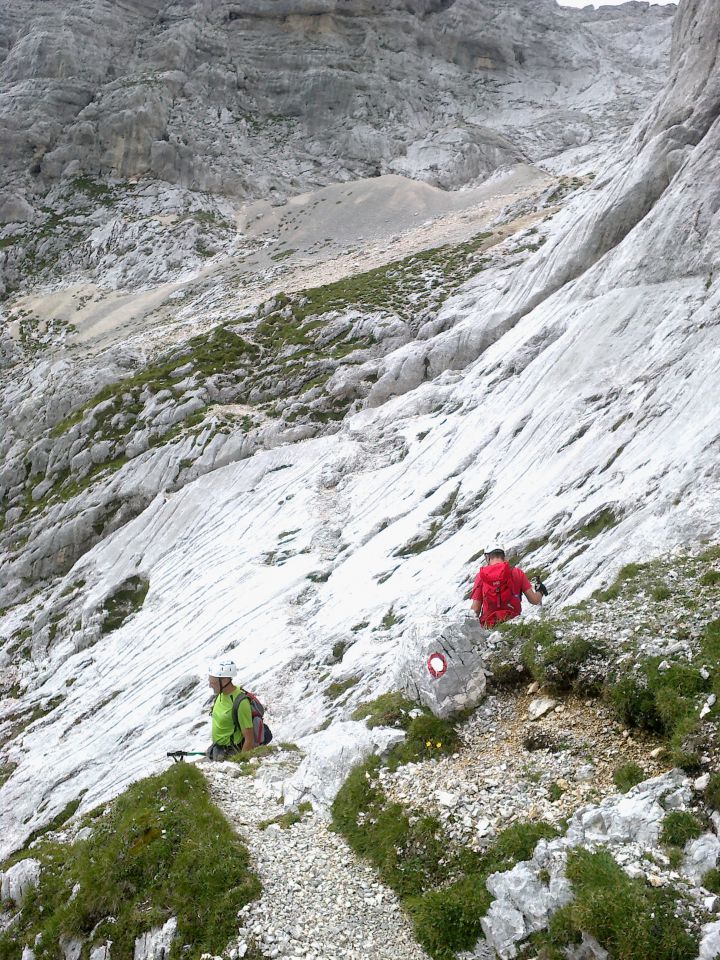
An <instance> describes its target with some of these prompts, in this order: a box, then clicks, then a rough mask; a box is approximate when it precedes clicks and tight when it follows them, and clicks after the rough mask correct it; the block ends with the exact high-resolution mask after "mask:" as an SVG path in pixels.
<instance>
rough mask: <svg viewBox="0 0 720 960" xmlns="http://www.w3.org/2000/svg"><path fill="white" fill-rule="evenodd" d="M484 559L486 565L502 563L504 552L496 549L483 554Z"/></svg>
mask: <svg viewBox="0 0 720 960" xmlns="http://www.w3.org/2000/svg"><path fill="white" fill-rule="evenodd" d="M485 559H486V560H487V562H488V563H504V561H505V551H504V550H498V549H495V550H491V551H490V552H489V553H486V554H485Z"/></svg>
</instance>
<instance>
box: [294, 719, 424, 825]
mask: <svg viewBox="0 0 720 960" xmlns="http://www.w3.org/2000/svg"><path fill="white" fill-rule="evenodd" d="M404 738H405V734H404V732H403V731H402V730H391V729H390V728H388V727H374V728H373V729H372V730H369V729H368V728H367V727H366V725H365V724H364V723H359V722H356V721H352V720H347V721H343V722H341V723H334V724H332V725H331V726H330V727H328V729H327V730H323V731H321V732H320V733H315V734H312V735H311V736H309V737H303V738H302V739H301V740H300V741H299V743H298V746H299V747H301V748H302V749H303V750H304V751H305V753H306V756H305V757H304V758H303V761H302V763H301V764H300V766H299V767H298V769H297V771H296V773H294V774H293V775H292V777H290V778H289V779H288V780H285V781H284V783H283V798H284V801H285V804H286V805H287V806H294V805H296V804H298V803H300V802H303V801H310V802H311V803H312V805H313V808H314V809H315V810H317V811H318V812H319V813H320V814H321V815H325V816H327V815H328V813H329V810H330V806H331V804H332V802H333V800H334V799H335V795H336V794H337V792H338V790H339V789H340V787H341V786H342V785H343V783H344V782H345V780H347V777H348V774H349V773H350V771H351V770H352V768H353V767H354V766H355V765H356V764H358V763H361V762H362V761H363V760H364V759H365V758H366V757H368V756H369V755H370V754H371V753H380V754H382V753H384V752H385V751H386V750H389V749H390V748H391V747H393V746H394V745H395V744H396V743H400V742H401V741H402V740H403V739H404Z"/></svg>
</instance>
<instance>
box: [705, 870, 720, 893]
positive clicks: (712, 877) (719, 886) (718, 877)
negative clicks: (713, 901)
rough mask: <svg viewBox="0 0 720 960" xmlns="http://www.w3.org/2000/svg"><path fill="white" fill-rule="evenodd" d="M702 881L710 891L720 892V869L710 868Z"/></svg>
mask: <svg viewBox="0 0 720 960" xmlns="http://www.w3.org/2000/svg"><path fill="white" fill-rule="evenodd" d="M701 883H702V885H703V887H705V889H706V890H709V891H710V893H720V870H718V869H714V870H708V872H707V873H706V874H704V876H703V878H702V880H701Z"/></svg>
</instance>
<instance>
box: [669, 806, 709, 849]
mask: <svg viewBox="0 0 720 960" xmlns="http://www.w3.org/2000/svg"><path fill="white" fill-rule="evenodd" d="M702 832H703V828H702V824H701V823H700V821H699V820H698V818H697V817H696V816H695V815H694V814H692V813H689V812H688V811H687V810H672V811H671V812H670V813H668V814H667V816H666V817H665V819H664V820H663V822H662V830H661V831H660V842H661V843H664V844H667V845H668V846H671V847H681V848H682V847H684V846H685V844H686V843H687V842H688V841H689V840H695V839H697V837H699V836H700V834H701V833H702Z"/></svg>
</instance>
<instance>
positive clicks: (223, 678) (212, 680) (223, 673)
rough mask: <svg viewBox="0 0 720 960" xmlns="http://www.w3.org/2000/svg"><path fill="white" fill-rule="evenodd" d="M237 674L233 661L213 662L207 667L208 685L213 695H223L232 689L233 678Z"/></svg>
mask: <svg viewBox="0 0 720 960" xmlns="http://www.w3.org/2000/svg"><path fill="white" fill-rule="evenodd" d="M236 673H237V667H236V666H235V662H234V661H233V660H225V659H223V660H215V661H213V663H211V664H210V666H209V667H208V684H209V686H210V687H211V689H212V691H213V693H223V691H225V690H228V689H233V677H234V676H235V674H236Z"/></svg>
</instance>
